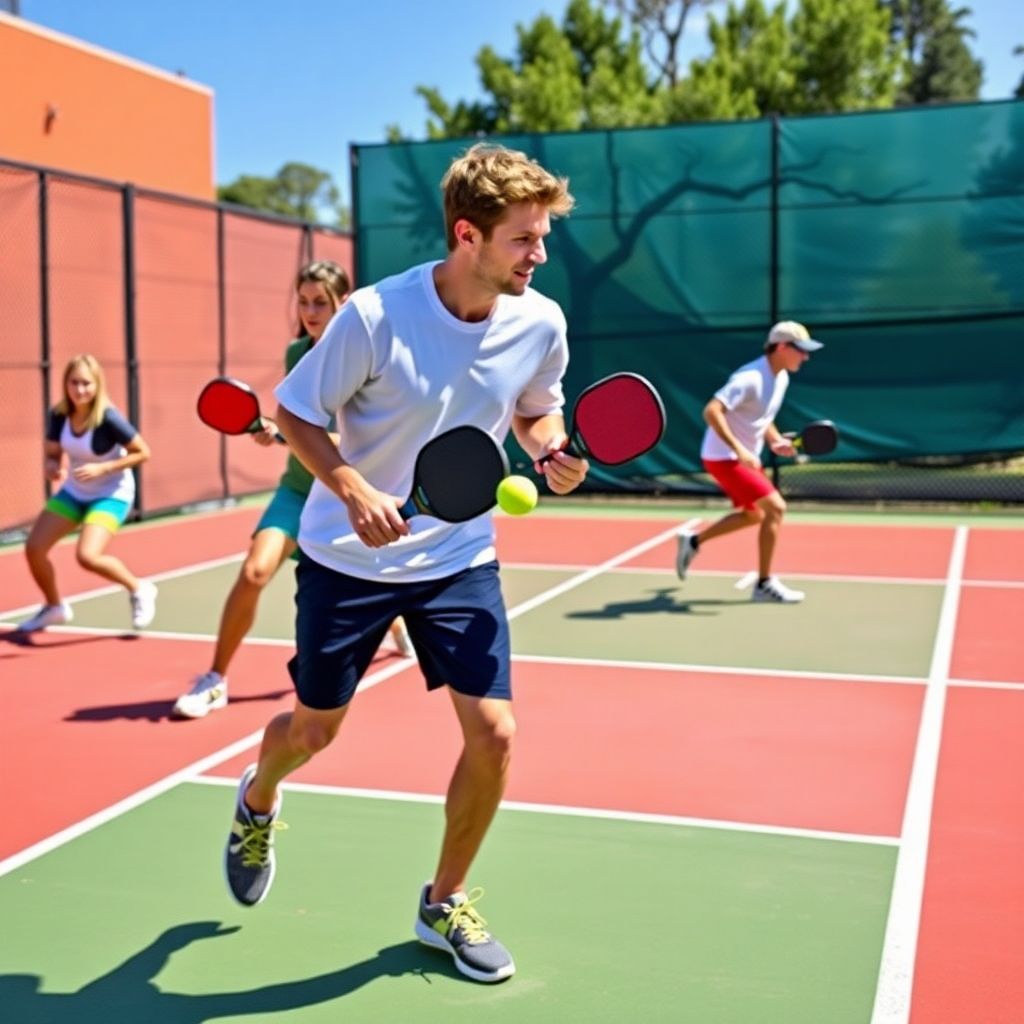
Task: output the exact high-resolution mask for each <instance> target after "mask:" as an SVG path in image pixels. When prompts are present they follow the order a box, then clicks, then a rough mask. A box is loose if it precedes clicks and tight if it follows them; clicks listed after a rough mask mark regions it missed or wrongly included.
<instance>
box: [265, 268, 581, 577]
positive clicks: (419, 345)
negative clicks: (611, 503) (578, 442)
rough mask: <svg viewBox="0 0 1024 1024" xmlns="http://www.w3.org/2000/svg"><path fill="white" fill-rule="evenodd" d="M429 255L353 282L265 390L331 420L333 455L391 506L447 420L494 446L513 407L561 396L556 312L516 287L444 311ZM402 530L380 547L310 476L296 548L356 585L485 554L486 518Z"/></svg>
mask: <svg viewBox="0 0 1024 1024" xmlns="http://www.w3.org/2000/svg"><path fill="white" fill-rule="evenodd" d="M436 265H437V264H436V263H427V264H421V265H420V266H416V267H413V268H412V269H410V270H407V271H406V272H405V273H402V274H398V275H396V276H394V277H389V278H386V279H385V280H383V281H381V282H380V283H378V284H376V285H373V286H371V287H367V288H360V289H357V290H356V291H355V292H353V293H352V295H351V297H350V298H349V300H348V302H346V303H345V305H344V306H342V307H341V309H340V310H339V311H338V312H337V314H336V315H335V316H334V318H333V319H332V320H331V322H330V324H328V326H327V329H326V330H325V331H324V334H323V337H321V339H320V341H319V342H318V343H317V344H316V345H315V346H314V347H313V349H312V351H311V352H310V353H309V354H308V355H307V356H306V357H305V358H304V359H302V360H301V361H300V362H299V363H298V365H297V366H296V367H295V368H294V369H293V370H292V372H291V373H290V374H289V375H288V376H287V377H286V378H285V379H284V380H283V381H282V382H281V383H280V384H279V385H278V386H277V388H276V390H275V392H274V393H275V395H276V396H277V399H278V401H280V403H281V405H283V406H284V407H285V408H286V409H287V410H288V411H289V412H291V413H293V414H294V415H296V416H298V417H299V418H300V419H303V420H306V421H307V422H309V423H315V424H317V425H318V426H321V427H326V425H327V424H328V423H329V421H330V418H331V417H332V416H334V417H335V418H336V421H337V429H338V432H339V434H340V437H341V441H340V444H339V449H338V450H339V452H340V454H341V457H342V458H343V459H344V460H345V461H346V462H347V463H349V464H350V465H352V466H354V467H355V468H356V469H357V470H359V472H360V473H361V474H362V475H363V476H364V477H365V478H366V479H367V480H368V481H369V482H370V483H371V484H372V485H373V486H374V487H376V488H377V489H378V490H381V491H384V492H385V493H387V494H393V495H395V496H396V497H398V498H399V499H400V500H401V501H402V502H404V501H405V499H406V498H407V497H408V495H409V491H410V490H411V488H412V477H413V467H414V464H415V461H416V455H417V454H418V452H419V450H420V448H422V447H423V445H424V444H426V443H427V441H429V440H431V438H434V437H436V436H437V435H438V434H440V433H442V432H443V431H445V430H448V429H449V428H451V427H457V426H462V425H464V424H471V425H473V426H476V427H480V428H481V429H483V430H486V431H487V432H488V433H489V434H491V435H492V436H493V437H494V438H495V439H497V440H498V441H504V439H505V436H506V435H507V433H508V431H509V427H510V425H511V422H512V416H513V413H518V414H519V415H521V416H527V417H532V416H544V415H547V414H549V413H556V412H559V411H560V410H561V408H562V405H563V403H564V396H563V393H562V377H563V375H564V373H565V369H566V366H567V364H568V359H569V352H568V345H567V343H566V323H565V316H564V315H563V313H562V311H561V309H560V308H559V307H558V305H557V304H556V303H555V302H553V301H552V300H551V299H548V298H546V297H545V296H543V295H541V294H539V293H538V292H535V291H533V290H532V289H529V288H528V289H527V290H526V292H525V293H524V294H523V295H521V296H510V295H502V296H499V298H498V300H497V302H496V304H495V307H494V310H493V312H492V313H491V316H490V317H489V318H488V319H487V320H484V321H481V322H479V323H466V322H464V321H462V320H458V319H457V318H456V317H454V316H453V315H452V314H451V313H449V312H448V310H447V309H446V308H445V307H444V305H443V304H442V303H441V300H440V299H439V298H438V295H437V289H436V288H435V286H434V279H433V270H434V267H435V266H436ZM409 526H410V529H411V531H412V532H411V533H410V535H409V536H408V537H402V538H400V539H399V540H398V541H396V542H395V543H393V544H389V545H387V546H386V547H383V548H370V547H367V546H366V545H365V544H363V542H362V541H361V540H360V539H359V538H358V537H357V536H356V534H355V533H354V531H353V529H352V524H351V523H350V522H349V517H348V508H347V507H346V505H345V504H344V502H342V501H341V500H340V499H339V498H338V497H337V496H336V495H335V494H334V493H333V492H332V491H331V490H330V489H328V488H327V487H325V486H324V484H323V483H322V482H321V481H319V480H317V481H315V482H314V484H313V489H312V490H311V491H310V495H309V498H308V499H307V501H306V506H305V509H304V510H303V513H302V524H301V527H300V530H299V546H300V547H301V548H302V550H303V551H304V552H305V553H306V554H307V555H309V557H310V558H312V559H313V560H314V561H317V562H319V563H320V564H322V565H325V566H327V567H328V568H331V569H336V570H337V571H339V572H344V573H347V574H348V575H351V576H357V577H360V578H362V579H388V580H391V581H394V582H414V581H417V580H429V579H440V578H442V577H444V576H450V575H452V574H454V573H456V572H460V571H462V570H463V569H466V568H469V567H470V566H474V565H482V564H484V563H486V562H489V561H492V560H493V559H494V557H495V551H494V527H493V523H492V521H491V516H490V514H487V515H483V516H478V517H477V518H476V519H472V520H470V521H469V522H466V523H455V524H453V523H442V522H440V521H439V520H437V519H434V518H433V517H431V516H422V515H418V516H414V517H413V518H412V519H411V520H410V521H409Z"/></svg>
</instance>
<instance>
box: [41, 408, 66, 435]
mask: <svg viewBox="0 0 1024 1024" xmlns="http://www.w3.org/2000/svg"><path fill="white" fill-rule="evenodd" d="M66 419H67V417H66V416H65V415H64V414H63V413H61V412H57V410H56V409H51V410H50V415H49V416H48V417H47V419H46V440H47V441H57V442H59V441H60V435H61V432H62V431H63V430H64V422H65V420H66Z"/></svg>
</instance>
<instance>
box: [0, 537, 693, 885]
mask: <svg viewBox="0 0 1024 1024" xmlns="http://www.w3.org/2000/svg"><path fill="white" fill-rule="evenodd" d="M697 521H698V522H699V520H697ZM675 532H676V527H675V526H673V527H671V528H670V529H668V530H665V531H663V532H662V533H659V534H658V535H657V536H656V537H654V538H652V539H650V540H648V541H645V542H644V543H642V544H638V545H636V546H635V547H633V548H630V549H629V550H628V551H625V552H623V553H622V554H621V555H617V556H616V557H615V558H610V559H608V560H607V561H606V562H604V563H602V565H600V566H596V567H595V568H592V569H588V570H587V571H586V572H584V573H581V574H580V575H579V576H578V577H574V578H573V579H570V580H565V581H563V582H562V583H560V584H558V586H556V587H552V588H551V589H550V590H547V591H544V592H543V593H541V594H538V595H536V596H535V597H532V598H530V600H528V601H525V602H523V603H522V604H520V605H518V606H517V607H515V608H513V609H511V610H510V611H509V613H508V615H509V618H510V619H512V618H515V617H516V616H518V615H522V614H523V613H524V612H526V611H530V610H531V609H533V608H536V607H538V605H541V604H543V603H544V602H545V601H550V600H552V599H553V598H555V597H558V596H559V595H561V594H564V593H565V592H566V591H568V590H572V589H573V587H577V586H579V585H580V584H581V583H585V582H586V581H587V580H589V579H592V578H593V577H594V576H596V575H598V574H599V573H600V572H601V571H602V569H603V568H604V567H605V566H609V567H610V566H614V565H616V564H618V563H619V562H621V561H625V560H626V559H628V558H632V557H634V556H635V555H636V554H639V553H640V552H641V551H645V550H647V549H648V548H651V547H654V546H655V545H657V544H660V543H661V542H662V541H663V540H664V539H665V537H667V536H671V535H673V534H674V533H675ZM186 571H187V570H175V572H178V573H181V572H186ZM112 632H115V633H117V634H120V633H123V632H124V631H123V630H115V631H112ZM412 663H413V659H412V658H403V659H401V661H398V662H396V663H394V664H392V665H389V666H387V668H383V669H381V670H380V671H379V672H375V673H374V674H373V675H371V676H367V677H366V678H364V679H363V680H362V681H361V682H360V684H359V686H358V687H357V692H362V691H364V690H368V689H369V688H370V687H371V686H376V685H377V684H378V683H382V682H384V680H385V679H390V678H391V676H393V675H397V674H398V673H399V672H402V671H404V670H405V669H406V668H408V667H409V666H410V665H411V664H412ZM262 735H263V730H262V729H261V730H260V731H259V732H256V733H252V734H250V735H249V736H246V737H244V738H243V739H241V740H236V741H235V742H234V743H232V744H230V745H229V746H227V747H224V748H223V749H221V750H219V751H216V752H215V753H213V754H209V755H207V756H206V757H204V758H201V759H200V760H198V761H195V762H193V763H192V764H191V765H189V766H188V767H186V768H182V769H180V770H179V771H176V772H173V773H172V774H170V775H168V776H166V777H165V778H164V779H162V780H160V781H159V782H155V783H153V784H152V785H150V786H147V787H146V788H145V789H142V790H139V792H137V793H134V794H132V795H131V796H129V797H125V798H124V799H123V800H120V801H118V802H117V803H116V804H113V805H112V806H110V807H107V808H105V809H104V810H102V811H98V812H97V813H96V814H92V815H90V816H89V817H88V818H84V819H83V820H82V821H79V822H77V823H76V824H74V825H71V826H69V827H68V828H66V829H63V830H62V831H60V832H57V833H56V834H54V835H52V836H48V837H47V838H46V839H43V840H41V841H40V842H38V843H35V844H33V845H32V846H29V847H27V848H26V849H24V850H21V851H19V852H18V853H16V854H13V855H12V856H10V857H8V858H6V859H5V860H3V861H0V878H2V877H3V876H4V875H6V874H8V873H9V872H11V871H14V870H15V869H16V868H19V867H22V866H23V865H24V864H27V863H28V862H29V861H32V860H34V859H35V858H36V857H41V856H42V855H43V854H45V853H49V852H50V851H51V850H55V849H57V847H59V846H63V845H64V844H65V843H67V842H70V841H71V840H72V839H77V838H78V837H79V836H82V835H84V834H85V833H86V832H90V831H92V829H94V828H97V827H98V826H100V825H103V824H105V823H106V822H108V821H111V820H112V819H114V818H116V817H118V816H119V815H121V814H124V813H126V812H127V811H130V810H133V809H134V808H136V807H138V806H140V805H141V804H144V803H146V801H148V800H152V799H153V798H154V797H157V796H159V795H160V794H161V793H165V792H167V790H169V789H171V788H173V787H174V786H176V785H178V783H180V782H184V781H186V780H187V779H189V778H191V777H192V776H195V775H197V774H198V773H200V772H203V771H205V770H206V769H207V768H209V767H211V766H213V765H215V764H219V763H221V762H223V761H226V760H228V759H230V758H231V757H234V756H235V755H236V754H238V753H241V752H242V751H243V750H247V749H249V748H250V747H252V746H253V745H254V744H256V743H258V742H259V740H260V737H261V736H262Z"/></svg>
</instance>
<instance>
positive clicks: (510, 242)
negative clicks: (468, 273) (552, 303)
mask: <svg viewBox="0 0 1024 1024" xmlns="http://www.w3.org/2000/svg"><path fill="white" fill-rule="evenodd" d="M550 233H551V216H550V214H549V213H548V208H547V207H546V206H544V205H542V204H541V203H516V204H515V205H514V206H510V207H509V208H508V210H507V211H506V213H505V216H504V217H503V218H502V220H500V221H499V222H498V223H497V224H495V225H494V227H493V228H492V229H491V236H490V238H487V239H483V238H482V239H481V242H480V248H479V252H478V255H477V259H476V264H475V267H474V270H475V272H476V276H477V278H478V280H479V281H480V282H481V284H483V285H485V286H486V287H487V288H488V290H490V291H493V292H494V293H495V294H496V295H522V294H523V292H525V291H526V289H527V287H528V286H529V284H530V281H531V280H532V278H533V272H534V270H535V269H536V268H537V267H538V266H540V264H542V263H546V262H547V259H548V254H547V252H546V250H545V248H544V239H545V238H546V237H547V236H548V235H549V234H550Z"/></svg>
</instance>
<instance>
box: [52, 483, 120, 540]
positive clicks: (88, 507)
mask: <svg viewBox="0 0 1024 1024" xmlns="http://www.w3.org/2000/svg"><path fill="white" fill-rule="evenodd" d="M131 510H132V503H131V502H130V501H125V500H124V499H123V498H93V499H92V500H91V501H83V500H82V499H81V498H76V497H74V495H72V494H69V493H68V491H67V489H66V488H62V489H61V490H59V491H58V492H57V493H56V494H55V495H53V497H52V498H50V499H49V501H47V503H46V511H47V512H52V513H53V514H54V515H57V516H61V518H63V519H70V520H71V522H73V523H76V524H82V523H89V524H92V525H95V526H102V527H103V529H104V530H108V531H109V532H110V533H117V530H118V527H119V526H120V525H121V524H122V523H123V522H124V521H125V520H126V519H127V518H128V513H129V512H130V511H131Z"/></svg>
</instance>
